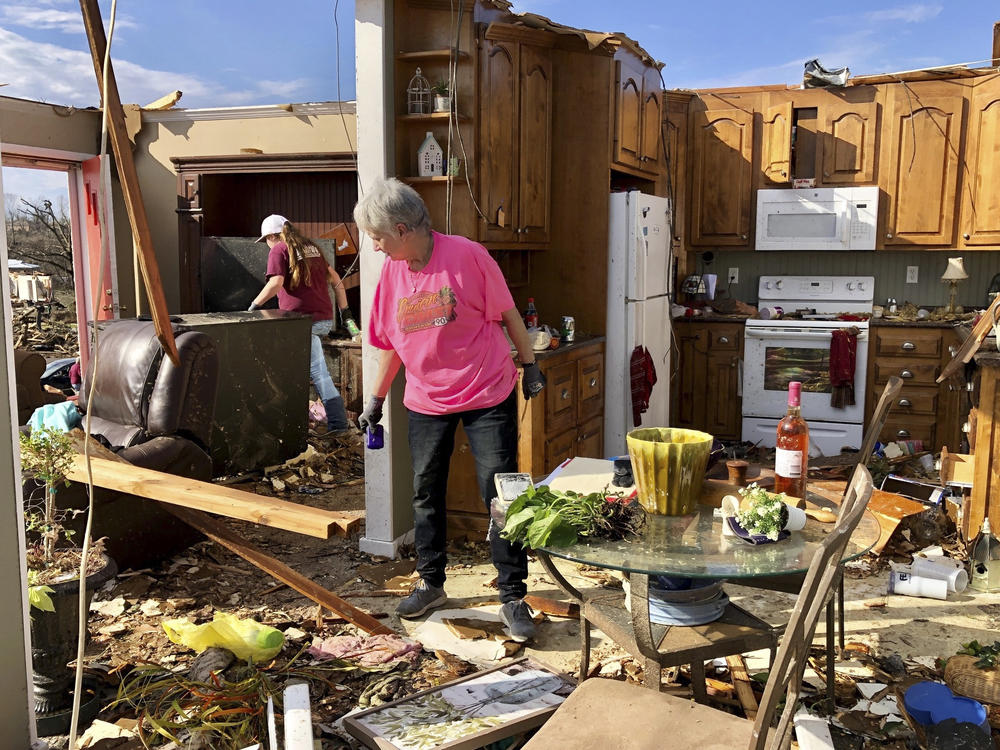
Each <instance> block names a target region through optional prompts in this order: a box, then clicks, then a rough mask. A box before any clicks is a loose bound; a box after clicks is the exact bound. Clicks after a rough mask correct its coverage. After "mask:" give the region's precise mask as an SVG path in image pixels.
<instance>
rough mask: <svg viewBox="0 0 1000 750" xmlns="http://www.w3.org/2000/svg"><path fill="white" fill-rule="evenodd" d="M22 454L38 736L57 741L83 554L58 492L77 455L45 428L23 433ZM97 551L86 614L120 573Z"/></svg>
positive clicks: (89, 572) (72, 652) (63, 723)
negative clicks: (102, 588)
mask: <svg viewBox="0 0 1000 750" xmlns="http://www.w3.org/2000/svg"><path fill="white" fill-rule="evenodd" d="M20 447H21V467H22V469H23V471H24V474H25V480H26V481H25V484H24V494H25V498H24V521H25V541H26V546H27V561H26V562H27V568H28V600H29V603H30V604H31V624H30V629H31V659H32V673H33V674H32V682H33V688H34V696H35V713H36V715H37V716H38V719H39V721H38V726H39V733H40V734H43V735H45V734H58V733H60V732H62V731H65V728H66V727H68V726H69V715H68V709H67V706H69V704H70V703H71V695H70V692H69V687H70V683H71V682H72V676H73V673H72V672H71V671H70V670H69V669H68V668H67V667H66V665H67V664H68V663H69V661H71V660H72V659H73V658H74V656H75V654H76V645H77V644H76V641H77V639H76V634H77V621H78V614H79V610H78V606H77V605H78V603H79V593H80V580H79V570H80V555H81V553H80V550H79V549H77V548H76V547H75V546H74V545H73V544H72V543H71V539H72V536H73V533H72V531H71V530H70V529H68V528H66V527H65V526H64V522H65V521H66V520H67V519H68V517H69V516H70V515H71V514H73V513H75V511H67V510H62V509H60V508H59V507H58V505H57V504H56V495H57V492H58V489H59V487H60V486H63V485H67V484H69V482H68V481H67V479H66V473H67V472H68V471H69V469H70V467H71V465H72V462H73V457H74V454H75V450H74V447H73V442H72V440H71V439H70V437H69V436H68V435H67V434H65V433H63V432H60V431H58V430H52V429H48V428H44V427H43V428H36V429H33V430H32V431H31V433H30V434H25V433H21V436H20ZM80 512H82V511H80ZM91 550H92V552H93V554H91V555H90V556H89V561H88V566H87V576H86V590H87V595H88V596H87V604H88V606H89V603H90V594H91V593H92V592H93V591H94V590H95V589H96V588H97V587H98V586H100V585H102V584H103V583H104V582H105V581H107V580H109V579H110V578H111V577H113V576H114V575H115V574H116V573H117V567H116V566H115V564H114V561H112V560H110V559H109V558H108V557H106V556H105V555H104V554H103V544H102V543H101V542H100V541H98V542H97V543H96V544H94V545H92V547H91ZM63 715H65V721H63V719H62V717H63ZM56 717H58V718H56Z"/></svg>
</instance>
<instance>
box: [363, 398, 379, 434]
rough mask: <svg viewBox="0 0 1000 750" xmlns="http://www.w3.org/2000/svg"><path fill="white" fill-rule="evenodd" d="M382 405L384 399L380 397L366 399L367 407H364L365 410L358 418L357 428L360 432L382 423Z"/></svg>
mask: <svg viewBox="0 0 1000 750" xmlns="http://www.w3.org/2000/svg"><path fill="white" fill-rule="evenodd" d="M384 403H385V398H383V397H382V396H372V397H371V398H370V399H368V406H366V407H365V410H364V411H363V412H361V416H360V417H358V427H360V428H361V430H362V431H365V430H367V429H368V428H369V427H374V426H375V425H377V424H378V423H379V422H381V421H382V404H384Z"/></svg>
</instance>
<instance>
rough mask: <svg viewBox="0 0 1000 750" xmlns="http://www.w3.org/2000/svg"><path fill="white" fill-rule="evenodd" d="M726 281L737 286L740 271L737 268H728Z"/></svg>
mask: <svg viewBox="0 0 1000 750" xmlns="http://www.w3.org/2000/svg"><path fill="white" fill-rule="evenodd" d="M728 279H729V283H730V284H739V283H740V269H738V268H730V269H729V276H728Z"/></svg>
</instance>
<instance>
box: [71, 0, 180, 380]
mask: <svg viewBox="0 0 1000 750" xmlns="http://www.w3.org/2000/svg"><path fill="white" fill-rule="evenodd" d="M80 9H81V10H82V11H83V25H84V28H85V29H86V31H87V39H88V40H89V42H90V56H91V58H92V59H93V61H94V72H95V73H96V74H97V83H98V87H100V86H101V83H102V81H103V78H104V75H103V73H104V70H103V69H104V55H105V52H106V50H107V46H108V43H107V37H106V36H105V34H104V22H103V21H102V20H101V9H100V7H99V6H98V4H97V0H80ZM102 96H103V94H102ZM103 104H104V108H105V109H106V110H107V121H108V137H109V138H110V140H111V148H112V150H113V151H114V154H115V164H116V166H117V168H118V177H119V178H120V180H121V186H122V195H123V196H124V198H125V207H126V208H127V209H128V218H129V223H130V224H131V225H132V239H133V241H134V242H135V247H136V256H137V257H138V259H139V270H140V272H141V273H142V280H143V284H144V286H145V288H146V295H147V296H148V298H149V307H150V312H151V313H152V317H153V326H154V328H155V329H156V337H157V338H158V339H159V340H160V345H161V346H162V347H163V351H164V352H166V354H167V356H168V357H170V361H171V362H173V363H174V364H175V365H177V366H180V359H179V358H178V356H177V344H176V343H174V331H173V328H172V327H171V325H170V316H169V314H168V312H167V300H166V297H164V295H163V282H162V281H161V280H160V267H159V264H158V263H157V261H156V253H155V252H154V251H153V238H152V235H151V234H150V231H149V223H148V222H147V220H146V208H145V205H144V204H143V201H142V191H141V190H140V188H139V175H138V173H137V172H136V169H135V162H134V161H133V159H132V143H131V141H129V138H128V132H127V130H126V128H125V111H124V110H123V109H122V103H121V99H120V98H119V96H118V84H117V83H116V82H115V74H114V70H113V68H112V66H111V61H110V59H109V60H108V85H107V101H105V102H104V103H103Z"/></svg>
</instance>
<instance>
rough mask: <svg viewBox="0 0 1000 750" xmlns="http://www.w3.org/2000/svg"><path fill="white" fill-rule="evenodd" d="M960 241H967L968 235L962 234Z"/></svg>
mask: <svg viewBox="0 0 1000 750" xmlns="http://www.w3.org/2000/svg"><path fill="white" fill-rule="evenodd" d="M962 239H963V240H967V239H969V234H968V232H966V233H964V234H963V235H962Z"/></svg>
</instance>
